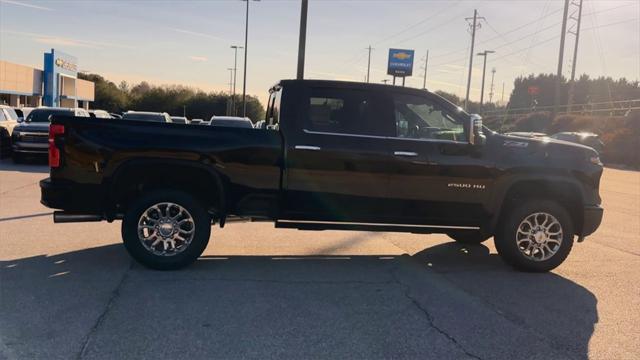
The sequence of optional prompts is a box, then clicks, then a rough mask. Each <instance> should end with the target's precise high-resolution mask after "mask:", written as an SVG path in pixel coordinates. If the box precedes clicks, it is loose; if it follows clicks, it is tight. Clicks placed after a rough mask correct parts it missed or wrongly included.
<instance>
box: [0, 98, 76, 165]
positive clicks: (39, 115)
mask: <svg viewBox="0 0 640 360" xmlns="http://www.w3.org/2000/svg"><path fill="white" fill-rule="evenodd" d="M52 115H66V116H78V117H89V113H88V112H87V110H85V109H81V108H53V107H39V108H36V109H34V110H33V111H31V112H30V113H29V116H27V118H26V119H25V120H24V121H23V122H22V123H20V124H18V126H16V127H15V128H14V129H13V134H12V136H11V148H12V150H13V161H14V162H20V161H22V160H23V159H24V157H25V156H27V155H39V154H40V155H46V154H47V153H48V151H49V126H50V125H51V116H52Z"/></svg>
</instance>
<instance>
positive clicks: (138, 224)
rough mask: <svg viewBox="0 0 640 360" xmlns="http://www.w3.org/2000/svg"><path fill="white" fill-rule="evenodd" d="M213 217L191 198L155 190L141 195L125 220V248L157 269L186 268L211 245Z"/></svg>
mask: <svg viewBox="0 0 640 360" xmlns="http://www.w3.org/2000/svg"><path fill="white" fill-rule="evenodd" d="M210 234H211V217H210V216H209V214H208V213H207V211H206V210H205V208H204V207H203V206H202V205H201V204H200V203H199V202H198V201H197V200H196V199H195V198H194V197H193V196H191V195H189V194H187V193H184V192H181V191H176V190H156V191H152V192H149V193H147V194H144V195H142V196H141V197H140V198H139V199H137V200H136V201H134V203H133V204H132V205H131V206H130V207H129V209H128V210H127V213H126V214H125V217H124V220H123V221H122V239H123V241H124V245H125V247H126V249H127V251H128V252H129V254H131V256H132V257H133V258H134V259H136V260H137V261H138V262H140V263H141V264H143V265H145V266H147V267H150V268H152V269H158V270H173V269H179V268H182V267H185V266H187V265H189V264H191V263H192V262H194V261H196V259H197V258H198V257H199V256H200V255H201V254H202V252H203V251H204V250H205V248H206V247H207V244H208V243H209V236H210Z"/></svg>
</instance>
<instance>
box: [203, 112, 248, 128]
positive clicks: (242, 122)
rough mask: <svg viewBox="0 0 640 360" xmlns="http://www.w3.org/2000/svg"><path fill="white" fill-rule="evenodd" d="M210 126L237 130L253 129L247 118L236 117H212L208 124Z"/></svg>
mask: <svg viewBox="0 0 640 360" xmlns="http://www.w3.org/2000/svg"><path fill="white" fill-rule="evenodd" d="M209 125H211V126H229V127H239V128H253V122H251V120H250V119H249V118H247V117H237V116H215V115H214V116H212V117H211V121H210V122H209Z"/></svg>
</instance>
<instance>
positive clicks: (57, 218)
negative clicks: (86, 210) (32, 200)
mask: <svg viewBox="0 0 640 360" xmlns="http://www.w3.org/2000/svg"><path fill="white" fill-rule="evenodd" d="M102 220H104V217H103V216H102V215H91V214H89V215H87V214H72V213H68V212H64V211H54V212H53V222H54V223H72V222H90V221H102Z"/></svg>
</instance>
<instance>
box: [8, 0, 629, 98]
mask: <svg viewBox="0 0 640 360" xmlns="http://www.w3.org/2000/svg"><path fill="white" fill-rule="evenodd" d="M309 3H310V4H309V20H308V34H307V35H308V36H307V63H306V71H305V74H306V77H308V78H321V79H342V80H355V81H362V80H363V79H364V77H365V74H366V65H367V58H366V54H367V51H366V50H365V48H366V47H367V46H368V45H369V44H371V45H372V46H373V47H374V48H375V49H374V50H373V53H372V74H371V80H372V81H375V82H380V81H381V80H382V79H385V78H389V77H388V76H386V75H385V72H386V61H387V53H388V49H389V47H397V48H407V49H414V50H415V51H416V61H418V62H419V61H420V59H421V58H423V57H424V54H425V52H426V50H427V49H429V50H430V54H431V58H430V64H429V72H428V76H427V87H428V88H429V89H431V90H438V89H442V90H446V91H450V92H454V93H457V94H458V95H464V86H465V84H466V66H467V63H468V46H469V42H470V35H469V33H468V32H467V29H468V26H467V24H466V22H465V19H464V18H465V17H469V16H472V15H473V9H474V8H475V9H478V11H479V14H480V16H484V17H485V18H486V19H487V22H486V23H484V24H483V27H482V28H481V29H480V30H479V31H478V34H477V42H476V52H480V51H482V50H485V49H486V50H495V51H496V53H495V54H491V55H490V56H489V58H488V63H487V90H485V91H486V92H485V94H487V93H488V86H489V82H490V75H491V73H490V69H491V68H493V67H495V68H496V75H495V84H496V85H495V87H496V95H495V96H494V100H495V99H497V100H499V99H500V95H501V94H500V93H501V90H502V89H501V88H502V82H503V81H504V82H505V83H506V95H505V98H506V97H508V93H509V91H510V89H511V84H512V82H513V79H514V78H515V77H516V76H518V75H521V74H529V73H539V72H546V73H549V72H555V71H556V67H557V56H558V55H557V54H558V46H559V41H560V40H559V37H558V35H559V33H560V25H559V23H560V22H561V17H562V11H561V10H562V6H563V1H562V0H531V1H497V0H492V1H489V0H484V1H482V0H478V1H473V0H468V1H465V0H462V1H455V0H450V1H428V0H423V1H337V0H310V2H309ZM244 6H245V3H243V2H241V1H239V0H229V1H222V0H218V1H205V0H200V1H154V0H147V1H55V0H49V1H27V0H0V59H2V60H7V61H11V62H16V63H21V64H27V65H32V66H36V67H39V68H41V67H42V56H43V55H42V54H43V53H44V52H45V51H47V50H49V49H50V48H52V47H53V48H56V49H59V50H62V51H64V52H67V53H70V54H72V55H75V56H77V57H78V59H79V66H80V69H81V70H86V71H90V72H95V73H99V74H102V75H104V76H105V77H106V78H108V79H110V80H112V81H115V82H119V81H121V80H127V81H129V82H139V81H142V80H147V81H149V82H151V83H154V84H183V85H189V86H193V87H198V88H201V89H204V90H225V91H226V90H228V81H229V73H228V71H227V70H226V69H227V68H229V67H231V66H232V65H233V52H232V50H231V49H230V48H229V46H230V45H231V44H238V45H242V43H243V40H244ZM250 6H251V10H250V21H249V25H250V29H249V56H248V59H249V66H248V76H247V79H248V86H247V87H248V92H249V93H251V94H256V95H258V96H260V98H261V99H264V98H265V96H266V91H267V89H268V87H269V86H270V85H272V84H274V83H275V82H276V81H278V80H279V79H284V78H292V77H294V76H295V73H296V68H295V67H296V56H297V46H298V26H299V12H300V2H299V1H297V0H292V1H275V0H263V1H260V2H251V4H250ZM583 14H584V17H583V23H582V29H583V32H582V34H581V41H580V51H579V58H578V66H577V72H578V73H588V74H589V75H591V76H599V75H607V76H612V77H614V78H617V77H622V76H624V77H627V78H629V79H631V80H637V79H639V78H640V1H638V0H629V1H617V0H603V1H596V0H584V9H583ZM554 37H555V38H554ZM573 42H574V38H573V36H571V35H569V36H567V46H566V53H565V59H566V61H565V72H564V73H565V75H567V76H568V75H569V74H570V65H571V58H572V56H571V55H572V51H573ZM241 55H242V54H241V53H239V59H238V60H239V61H238V66H239V68H240V69H239V72H238V75H239V77H238V90H239V91H241V84H242V81H241V80H242V78H241V67H242V56H241ZM481 66H482V58H481V57H477V56H476V57H475V58H474V77H473V82H472V92H471V96H472V98H473V99H478V98H479V88H480V77H481ZM420 67H421V65H420V64H416V65H415V66H414V76H413V77H411V78H407V85H408V86H414V87H422V77H421V74H422V70H421V69H420Z"/></svg>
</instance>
